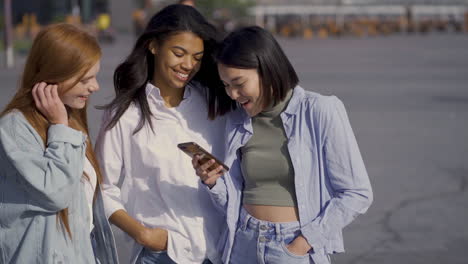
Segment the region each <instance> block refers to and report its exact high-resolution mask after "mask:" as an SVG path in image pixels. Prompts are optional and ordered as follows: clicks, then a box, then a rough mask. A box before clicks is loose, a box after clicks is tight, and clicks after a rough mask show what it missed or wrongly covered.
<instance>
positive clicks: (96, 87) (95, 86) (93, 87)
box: [88, 78, 100, 93]
mask: <svg viewBox="0 0 468 264" xmlns="http://www.w3.org/2000/svg"><path fill="white" fill-rule="evenodd" d="M99 88H100V87H99V83H98V81H97V79H96V78H94V79H93V80H92V81H91V82H90V83H89V86H88V91H89V92H90V93H94V92H97V91H99Z"/></svg>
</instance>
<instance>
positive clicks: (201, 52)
mask: <svg viewBox="0 0 468 264" xmlns="http://www.w3.org/2000/svg"><path fill="white" fill-rule="evenodd" d="M172 48H176V49H180V50H182V51H183V52H185V53H189V52H188V51H187V50H186V49H184V48H182V47H181V46H172ZM199 54H203V50H202V51H199V52H197V53H194V54H193V55H199Z"/></svg>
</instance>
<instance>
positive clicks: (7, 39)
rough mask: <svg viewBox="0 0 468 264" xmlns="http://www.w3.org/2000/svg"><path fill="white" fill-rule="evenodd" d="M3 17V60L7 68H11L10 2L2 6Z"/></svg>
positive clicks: (7, 1)
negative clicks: (4, 59)
mask: <svg viewBox="0 0 468 264" xmlns="http://www.w3.org/2000/svg"><path fill="white" fill-rule="evenodd" d="M3 11H4V14H3V15H4V17H5V58H6V66H7V68H12V67H13V66H14V65H15V62H14V58H13V29H12V27H13V25H12V22H11V11H12V10H11V0H5V6H4V9H3Z"/></svg>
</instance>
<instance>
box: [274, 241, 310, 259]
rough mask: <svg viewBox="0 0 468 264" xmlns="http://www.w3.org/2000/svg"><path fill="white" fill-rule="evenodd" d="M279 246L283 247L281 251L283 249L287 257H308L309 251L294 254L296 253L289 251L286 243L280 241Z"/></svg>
mask: <svg viewBox="0 0 468 264" xmlns="http://www.w3.org/2000/svg"><path fill="white" fill-rule="evenodd" d="M281 248H282V249H283V251H284V253H285V254H286V255H288V256H289V257H292V258H296V259H305V258H308V257H309V253H307V254H305V255H296V254H294V253H292V252H291V251H289V249H288V247H287V246H286V243H284V241H282V242H281Z"/></svg>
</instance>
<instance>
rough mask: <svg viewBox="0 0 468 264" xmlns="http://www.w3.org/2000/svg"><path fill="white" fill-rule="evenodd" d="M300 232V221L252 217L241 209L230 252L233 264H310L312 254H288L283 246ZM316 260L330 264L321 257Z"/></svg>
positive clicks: (326, 257)
mask: <svg viewBox="0 0 468 264" xmlns="http://www.w3.org/2000/svg"><path fill="white" fill-rule="evenodd" d="M300 234H301V231H300V225H299V222H297V221H296V222H288V223H273V222H268V221H262V220H259V219H256V218H254V217H253V216H251V215H250V214H248V213H247V211H245V209H244V208H242V209H241V213H240V217H239V224H238V227H237V230H236V235H235V238H234V245H233V248H232V253H231V263H232V264H239V263H242V264H250V263H258V264H283V263H288V264H309V263H315V262H314V261H313V260H312V257H311V255H309V254H306V255H303V256H298V255H295V254H294V253H291V252H290V251H289V250H288V249H287V248H286V245H288V244H289V243H291V242H292V241H293V240H294V239H295V238H296V237H297V236H299V235H300ZM323 257H324V258H320V261H319V262H317V263H320V264H322V263H330V262H329V258H328V256H323Z"/></svg>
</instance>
